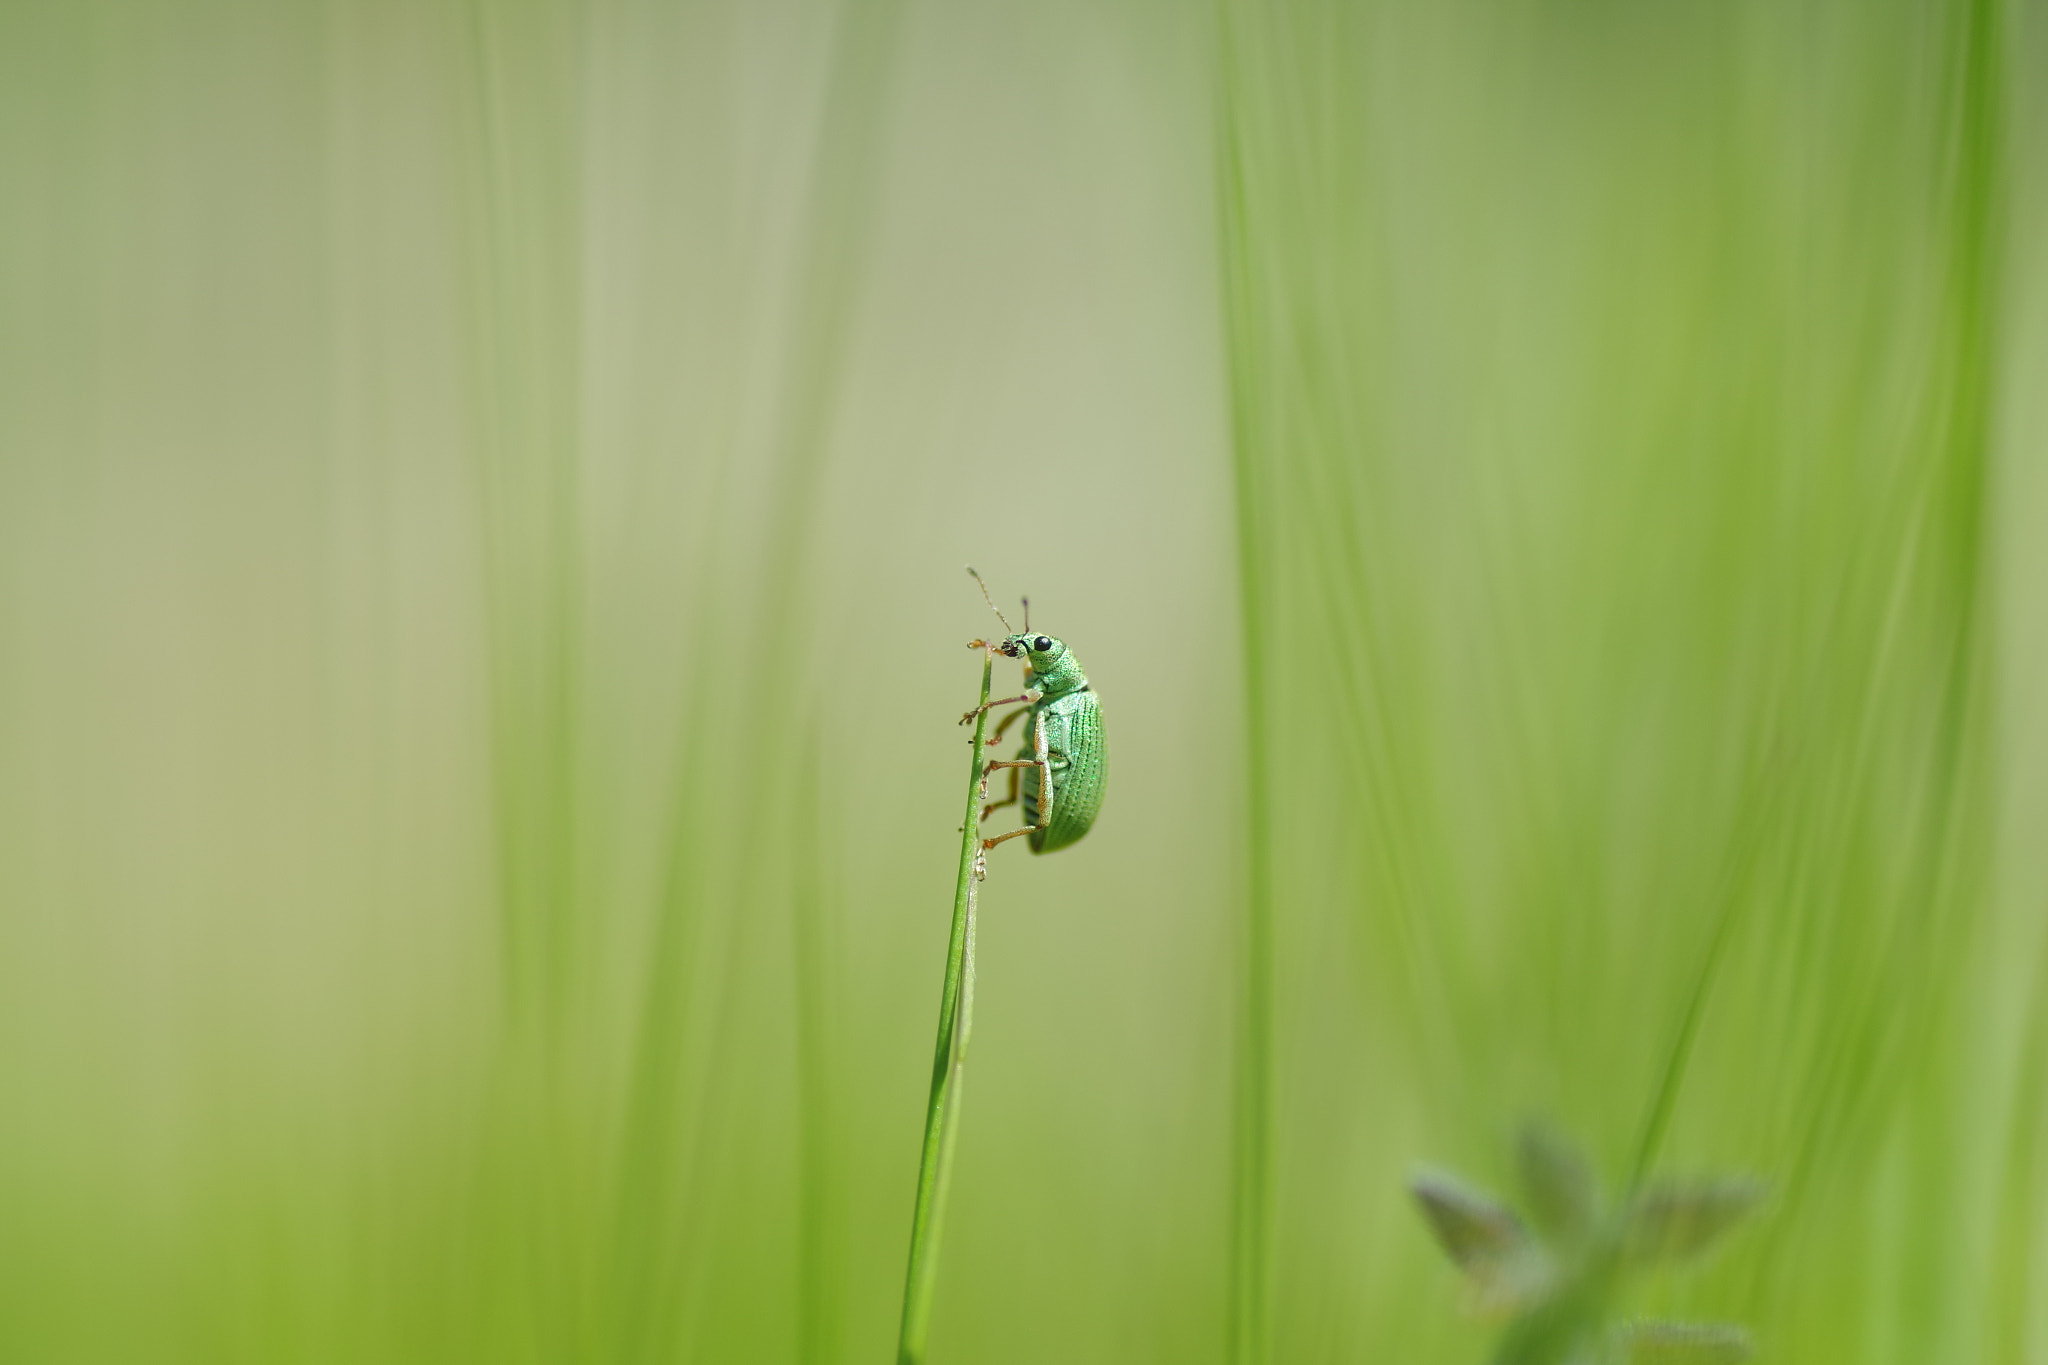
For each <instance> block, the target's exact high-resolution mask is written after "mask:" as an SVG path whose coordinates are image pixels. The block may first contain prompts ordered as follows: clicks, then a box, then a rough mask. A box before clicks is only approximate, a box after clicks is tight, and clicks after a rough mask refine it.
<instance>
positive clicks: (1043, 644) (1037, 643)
mask: <svg viewBox="0 0 2048 1365" xmlns="http://www.w3.org/2000/svg"><path fill="white" fill-rule="evenodd" d="M1031 647H1032V648H1033V649H1035V650H1037V651H1038V652H1039V653H1040V654H1043V653H1045V651H1047V650H1048V649H1051V648H1052V638H1051V637H1050V636H1046V635H1041V636H1039V637H1038V638H1037V639H1036V640H1033V641H1032V642H1031Z"/></svg>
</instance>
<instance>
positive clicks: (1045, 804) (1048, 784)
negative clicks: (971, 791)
mask: <svg viewBox="0 0 2048 1365" xmlns="http://www.w3.org/2000/svg"><path fill="white" fill-rule="evenodd" d="M1031 747H1032V749H1033V750H1034V757H1031V758H1028V759H1014V760H1011V761H1009V762H1006V763H991V764H989V765H988V766H987V767H986V768H983V769H982V771H981V794H982V796H983V797H984V798H986V797H987V796H988V775H989V774H990V773H992V772H994V771H995V770H996V769H997V768H1009V769H1012V770H1013V771H1014V770H1015V769H1018V768H1036V769H1038V823H1037V824H1035V825H1021V826H1019V827H1018V828H1016V829H1013V830H1011V831H1009V832H1008V833H1007V834H998V835H997V836H996V837H995V838H993V839H983V840H982V841H981V852H980V854H979V855H977V859H976V862H977V865H978V866H979V865H981V864H982V862H983V860H985V859H987V857H988V851H989V850H990V849H992V848H994V847H995V846H996V845H997V844H1000V843H1002V842H1003V841H1004V840H1005V839H1014V838H1016V837H1017V836H1018V835H1020V834H1031V833H1035V832H1040V831H1043V830H1047V829H1050V828H1052V798H1053V790H1052V755H1051V753H1049V752H1048V751H1047V749H1046V743H1045V717H1044V716H1042V715H1041V716H1038V717H1036V718H1035V719H1034V720H1033V721H1032V724H1031ZM1005 804H1007V803H1005Z"/></svg>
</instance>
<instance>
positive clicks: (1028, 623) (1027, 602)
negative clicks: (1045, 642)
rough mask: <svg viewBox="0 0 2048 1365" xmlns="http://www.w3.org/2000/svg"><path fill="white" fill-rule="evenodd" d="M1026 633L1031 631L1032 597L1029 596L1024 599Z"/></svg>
mask: <svg viewBox="0 0 2048 1365" xmlns="http://www.w3.org/2000/svg"><path fill="white" fill-rule="evenodd" d="M1024 633H1025V634H1026V635H1029V634H1030V633H1031V599H1030V598H1028V597H1027V598H1025V599H1024Z"/></svg>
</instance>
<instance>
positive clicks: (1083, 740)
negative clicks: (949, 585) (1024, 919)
mask: <svg viewBox="0 0 2048 1365" xmlns="http://www.w3.org/2000/svg"><path fill="white" fill-rule="evenodd" d="M967 572H969V573H971V574H974V581H975V582H976V583H980V584H981V595H982V598H983V599H984V600H986V601H988V605H989V610H990V611H993V612H995V614H996V619H997V620H999V621H1001V622H1002V623H1003V629H1004V630H1005V631H1010V633H1009V634H1007V635H1005V636H1004V637H1003V638H1002V639H1000V640H988V641H976V642H975V643H976V644H977V645H979V646H980V647H982V648H986V649H994V650H998V651H1000V652H1001V653H1003V654H1004V655H1006V656H1008V657H1009V658H1012V659H1019V660H1022V661H1023V664H1024V677H1025V687H1026V690H1025V691H1024V692H1023V693H1022V694H1020V695H1018V696H1015V697H1004V698H1003V699H1002V700H1000V701H992V702H989V703H987V704H986V705H985V706H980V707H976V708H975V709H974V710H972V711H969V712H968V713H967V714H966V715H964V716H962V717H961V718H960V723H961V724H962V725H967V724H971V723H972V722H973V720H974V718H975V717H976V716H977V715H979V714H980V713H981V712H982V711H985V710H991V709H993V708H995V707H998V706H1007V705H1009V704H1010V703H1011V702H1026V703H1028V705H1026V706H1024V707H1023V708H1022V709H1020V710H1016V711H1012V712H1011V713H1010V714H1009V715H1007V716H1004V717H1003V718H1002V721H1001V722H1000V723H998V724H997V726H996V729H995V733H994V734H993V735H991V736H990V738H989V743H990V745H992V746H993V745H996V744H1000V743H1001V742H1002V739H1003V732H1004V731H1005V730H1008V729H1009V728H1010V725H1011V723H1012V722H1013V721H1015V720H1016V719H1017V718H1018V717H1019V716H1028V717H1030V719H1029V720H1028V721H1027V722H1026V723H1025V727H1024V734H1023V737H1022V738H1023V741H1024V742H1023V745H1022V747H1020V748H1019V749H1018V750H1017V756H1016V757H1015V758H1014V759H1010V760H1008V761H1002V760H995V759H991V760H990V761H989V762H988V764H987V765H986V766H984V767H983V768H982V770H981V797H982V800H983V801H987V800H988V779H989V776H990V774H992V773H995V772H997V771H999V770H1001V769H1005V768H1007V769H1009V771H1010V794H1009V796H1007V797H1006V798H1004V799H1003V800H1001V801H997V802H994V803H993V804H990V805H986V806H984V807H983V808H982V812H981V818H982V819H984V820H986V819H987V818H988V817H989V815H990V814H991V813H992V812H994V811H997V810H1000V809H1002V808H1003V807H1004V806H1008V805H1012V804H1015V803H1017V802H1019V801H1022V803H1023V806H1024V824H1023V825H1022V826H1021V827H1019V828H1017V829H1013V830H1010V831H1009V832H1008V833H1006V834H998V835H997V836H996V837H995V838H993V839H983V840H982V841H981V851H982V854H983V855H984V856H986V854H987V853H988V850H990V849H992V848H994V847H995V846H996V845H997V844H1000V843H1002V842H1003V841H1004V840H1006V839H1015V838H1017V837H1018V836H1020V835H1022V836H1024V837H1026V838H1027V839H1028V840H1029V842H1030V845H1031V851H1032V852H1033V853H1051V852H1053V851H1054V850H1055V849H1062V848H1065V847H1066V846H1067V845H1068V844H1071V843H1074V842H1075V841H1077V840H1078V839H1080V838H1081V836H1082V835H1084V834H1086V833H1087V832H1088V830H1089V828H1090V827H1091V826H1093V825H1094V823H1095V816H1096V814H1097V813H1098V812H1099V811H1100V810H1101V809H1102V792H1103V787H1104V785H1105V783H1106V782H1107V780H1108V775H1109V750H1108V747H1107V746H1106V744H1105V743H1104V740H1103V733H1102V701H1101V699H1100V698H1099V697H1097V696H1096V695H1095V690H1094V688H1092V687H1091V686H1089V683H1088V675H1087V674H1086V673H1084V672H1082V671H1081V661H1080V660H1079V659H1077V658H1075V657H1074V651H1073V650H1071V649H1069V648H1067V645H1066V642H1065V641H1063V640H1060V639H1058V638H1056V637H1054V636H1051V635H1042V634H1038V633H1036V632H1034V631H1033V630H1032V629H1031V599H1030V598H1028V597H1027V598H1025V599H1024V629H1023V630H1021V631H1011V628H1010V621H1009V618H1008V617H1006V616H1004V615H1003V613H1002V611H1001V610H1000V609H999V608H998V607H997V606H996V604H995V602H994V601H993V600H992V599H990V598H989V596H988V585H987V584H986V583H982V581H981V575H980V574H978V573H974V570H973V569H972V568H970V569H968V571H967ZM1020 779H1021V780H1020Z"/></svg>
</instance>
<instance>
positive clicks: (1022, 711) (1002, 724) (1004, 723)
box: [988, 706, 1031, 745]
mask: <svg viewBox="0 0 2048 1365" xmlns="http://www.w3.org/2000/svg"><path fill="white" fill-rule="evenodd" d="M1030 714H1031V708H1030V707H1028V706H1022V707H1019V708H1018V709H1017V710H1015V711H1012V712H1011V713H1010V714H1009V715H1007V716H1004V717H1003V718H1002V720H1000V721H998V722H997V723H996V730H995V733H994V734H992V735H990V736H989V737H988V742H989V744H991V745H996V744H1001V743H1002V742H1003V731H1005V730H1007V729H1009V728H1010V722H1011V721H1013V720H1015V719H1017V717H1019V716H1028V715H1030Z"/></svg>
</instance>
